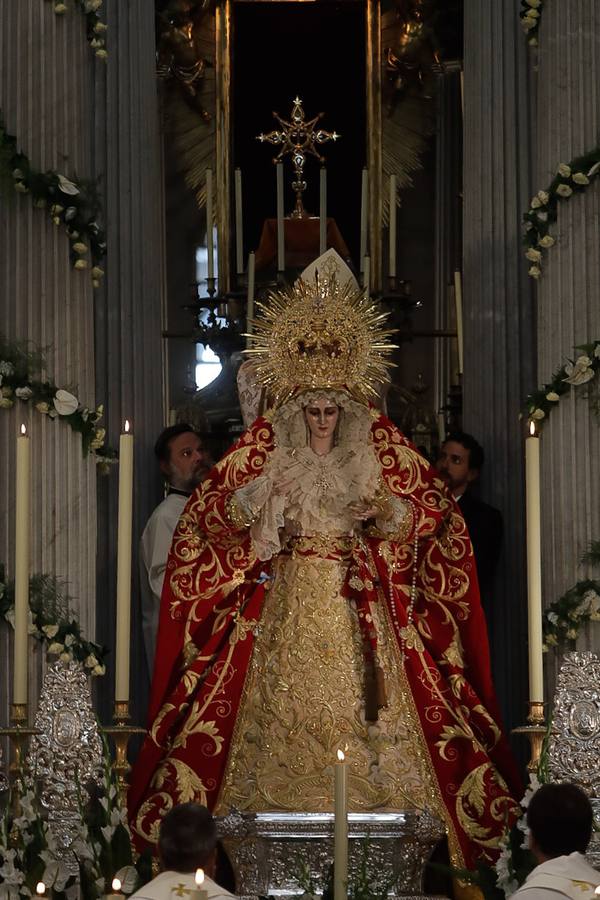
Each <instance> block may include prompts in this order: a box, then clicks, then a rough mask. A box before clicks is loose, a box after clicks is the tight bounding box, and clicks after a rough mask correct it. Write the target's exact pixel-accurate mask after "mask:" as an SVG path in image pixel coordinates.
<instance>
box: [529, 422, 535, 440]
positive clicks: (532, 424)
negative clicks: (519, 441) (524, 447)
mask: <svg viewBox="0 0 600 900" xmlns="http://www.w3.org/2000/svg"><path fill="white" fill-rule="evenodd" d="M529 434H530V435H531V437H535V422H534V421H533V419H532V420H531V421H530V423H529Z"/></svg>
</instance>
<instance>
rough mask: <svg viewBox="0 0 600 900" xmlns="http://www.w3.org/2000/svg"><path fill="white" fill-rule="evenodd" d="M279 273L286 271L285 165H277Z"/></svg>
mask: <svg viewBox="0 0 600 900" xmlns="http://www.w3.org/2000/svg"><path fill="white" fill-rule="evenodd" d="M276 168H277V271H278V272H283V271H284V270H285V233H284V204H283V163H277V166H276Z"/></svg>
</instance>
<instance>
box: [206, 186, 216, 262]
mask: <svg viewBox="0 0 600 900" xmlns="http://www.w3.org/2000/svg"><path fill="white" fill-rule="evenodd" d="M206 252H207V253H208V277H209V278H214V277H215V259H214V246H213V173H212V169H207V170H206Z"/></svg>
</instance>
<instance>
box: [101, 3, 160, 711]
mask: <svg viewBox="0 0 600 900" xmlns="http://www.w3.org/2000/svg"><path fill="white" fill-rule="evenodd" d="M104 8H105V9H106V15H107V21H108V26H109V29H108V44H107V49H108V54H109V56H108V65H107V68H106V73H105V75H103V76H102V77H100V78H98V81H97V83H96V87H95V90H96V140H95V146H96V153H97V158H96V170H97V172H98V174H102V176H103V181H102V184H103V187H104V191H105V204H106V211H107V225H108V228H107V238H108V255H107V265H106V278H105V289H104V291H103V293H102V294H101V295H100V296H99V297H98V300H97V303H96V316H95V327H96V383H97V391H98V394H99V395H102V396H106V397H107V400H108V427H109V435H110V437H111V439H112V441H113V442H116V441H117V440H118V435H119V431H120V430H121V427H122V423H123V420H124V419H125V418H129V419H130V420H132V422H133V431H134V434H135V469H134V478H135V481H134V528H133V535H134V565H133V573H132V620H131V627H132V642H131V653H132V656H131V678H132V700H133V703H132V707H133V713H134V716H135V717H136V718H137V719H138V721H142V720H143V718H144V716H145V707H146V693H147V676H146V664H145V659H144V655H143V644H142V633H141V624H140V616H139V608H140V604H139V580H138V574H137V545H138V541H139V537H140V534H141V531H142V529H143V527H144V524H145V522H146V520H147V519H148V517H149V515H150V513H151V511H152V509H153V508H154V506H155V505H156V504H157V502H158V501H159V500H160V479H159V475H158V469H157V465H156V461H155V459H154V455H153V452H152V448H153V445H154V441H155V440H156V437H157V435H158V433H159V432H160V430H161V428H162V427H163V416H164V402H163V393H164V392H163V371H164V366H163V340H162V338H161V331H162V327H163V322H162V302H163V293H164V292H163V282H164V271H163V220H164V217H163V212H162V196H163V183H162V167H161V152H160V151H161V144H160V134H159V119H158V101H157V84H156V60H155V36H154V27H155V9H154V3H153V2H152V0H129V2H127V3H123V2H122V0H107V2H106V3H105V5H104ZM98 503H99V516H98V527H99V539H98V606H97V610H98V621H97V628H98V637H99V639H101V640H102V641H103V642H104V643H105V644H106V645H107V646H109V647H111V648H114V646H115V640H114V638H115V632H114V628H115V585H116V533H115V532H116V522H117V477H116V475H115V477H111V478H110V479H108V480H103V481H102V482H100V483H99V495H98ZM111 659H113V660H114V656H112V657H111ZM113 675H114V665H113V666H111V669H110V677H109V678H108V679H107V680H105V681H104V680H103V682H102V684H100V685H99V704H98V708H99V710H100V714H101V716H102V718H103V719H104V720H107V719H108V717H109V715H110V712H111V709H112V706H111V698H112V690H113Z"/></svg>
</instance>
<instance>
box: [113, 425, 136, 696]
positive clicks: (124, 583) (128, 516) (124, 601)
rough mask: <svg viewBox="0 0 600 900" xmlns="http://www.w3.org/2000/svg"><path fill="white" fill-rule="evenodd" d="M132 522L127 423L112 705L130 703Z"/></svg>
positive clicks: (122, 460)
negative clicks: (113, 700) (113, 703)
mask: <svg viewBox="0 0 600 900" xmlns="http://www.w3.org/2000/svg"><path fill="white" fill-rule="evenodd" d="M132 519H133V434H131V431H130V427H129V422H128V421H126V422H125V428H124V431H123V434H121V438H120V441H119V520H118V533H117V637H116V650H115V658H116V674H115V702H116V703H119V702H127V701H128V700H129V635H130V628H131V532H132Z"/></svg>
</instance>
